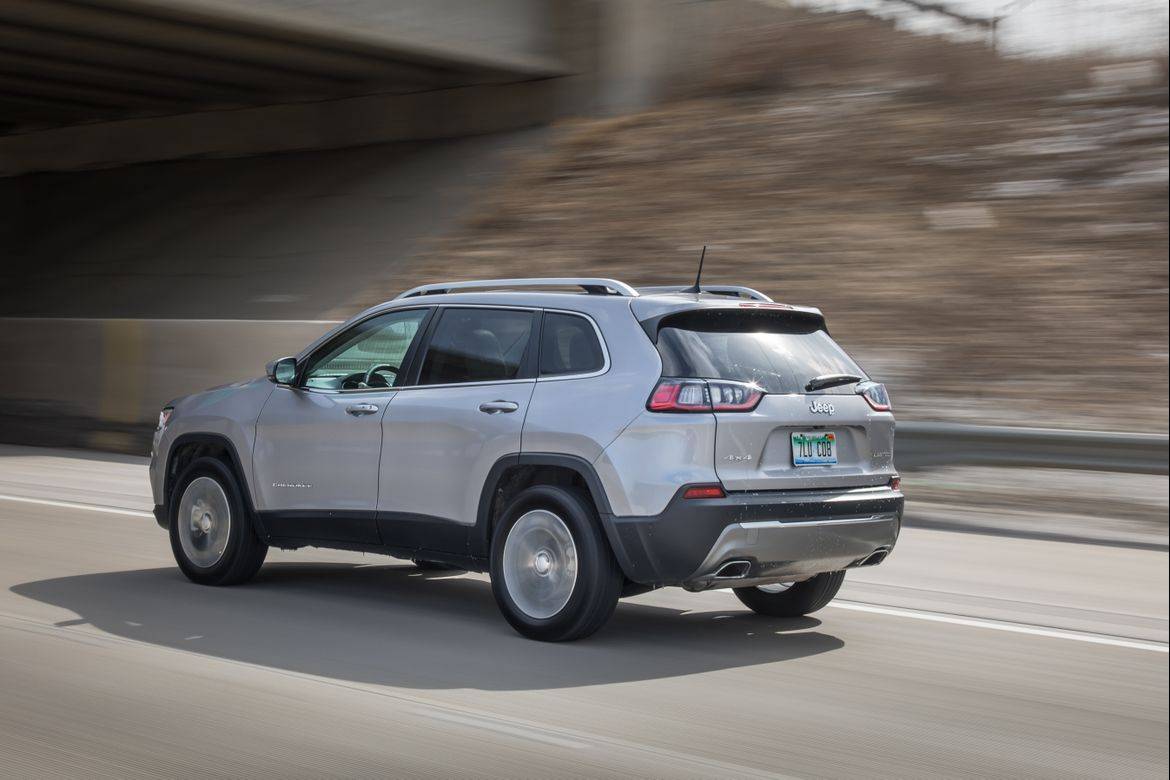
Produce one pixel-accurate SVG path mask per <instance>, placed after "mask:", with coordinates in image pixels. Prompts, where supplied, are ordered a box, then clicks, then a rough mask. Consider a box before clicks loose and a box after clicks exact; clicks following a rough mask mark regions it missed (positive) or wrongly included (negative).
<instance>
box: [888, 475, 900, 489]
mask: <svg viewBox="0 0 1170 780" xmlns="http://www.w3.org/2000/svg"><path fill="white" fill-rule="evenodd" d="M890 489H891V490H901V489H902V478H901V477H894V478H893V479H891V480H890Z"/></svg>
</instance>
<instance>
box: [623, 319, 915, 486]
mask: <svg viewBox="0 0 1170 780" xmlns="http://www.w3.org/2000/svg"><path fill="white" fill-rule="evenodd" d="M644 324H645V325H646V326H647V331H648V332H650V334H651V337H652V338H655V339H656V344H657V347H658V352H659V354H660V355H661V357H662V366H663V369H662V374H663V377H664V378H666V377H687V378H697V379H704V380H708V386H709V388H710V393H711V397H712V398H713V399H715V401H714V402H713V408H714V411H713V414H714V416H715V420H716V436H715V453H714V458H715V470H716V473H717V474H718V475H719V479H720V481H721V482H722V483H723V485H724V487H725V488H726V489H727V490H731V491H760V490H800V489H815V488H843V487H858V486H871V485H883V484H886V483H887V482H888V481H889V480H890V478H891V477H893V476H895V473H896V472H895V471H894V465H893V438H894V417H893V415H892V414H891V413H890V411H889V410H888V398H887V397H886V396H885V390H884V388H882V387H881V386H880V385H876V384H874V383H872V382H870V381H869V378H868V377H867V376H866V374H865V373H864V372H863V371H862V370H861V368H860V367H859V366H858V365H857V364H856V363H855V362H854V361H853V359H852V358H850V357H849V355H848V354H846V352H845V350H843V349H842V348H841V347H840V346H839V345H838V344H837V343H836V342H835V341H833V339H832V338H831V337H830V336H829V334H828V332H827V331H826V330H825V327H824V319H823V318H822V317H821V316H820V314H819V312H815V311H808V310H793V309H791V308H790V307H783V306H776V307H775V308H773V307H771V306H767V305H763V306H761V305H758V304H740V305H735V304H733V305H731V306H727V305H723V306H718V307H703V308H696V309H690V310H684V311H680V312H676V313H673V314H670V315H667V316H663V317H659V318H656V319H655V321H654V322H653V323H650V322H647V323H644ZM651 331H653V332H651ZM715 380H723V381H722V382H721V381H715ZM732 383H745V384H747V385H749V386H750V387H753V388H755V389H756V390H758V391H759V392H760V393H762V397H759V401H758V403H755V404H754V405H752V404H742V403H741V404H739V406H741V407H742V406H748V405H751V406H752V408H750V409H747V410H745V409H735V410H734V411H730V410H729V411H720V410H719V404H718V398H719V397H720V395H721V394H722V395H723V396H725V397H726V395H727V389H726V388H728V387H730V388H732V389H733V390H734V389H735V388H736V386H735V385H733V384H732ZM810 383H812V385H811V387H812V388H813V389H809V388H810ZM818 384H821V385H828V386H825V387H823V388H820V389H818V388H817V385H818ZM735 400H737V401H739V400H740V396H739V395H736V397H735ZM734 407H735V404H725V408H729V409H731V408H734Z"/></svg>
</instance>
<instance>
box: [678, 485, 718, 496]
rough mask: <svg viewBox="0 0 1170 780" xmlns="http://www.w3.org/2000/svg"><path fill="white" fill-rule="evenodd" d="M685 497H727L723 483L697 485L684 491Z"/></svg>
mask: <svg viewBox="0 0 1170 780" xmlns="http://www.w3.org/2000/svg"><path fill="white" fill-rule="evenodd" d="M683 498H727V494H726V493H724V492H723V486H722V485H695V486H694V487H689V488H687V489H686V492H685V493H683Z"/></svg>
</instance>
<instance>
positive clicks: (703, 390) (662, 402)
mask: <svg viewBox="0 0 1170 780" xmlns="http://www.w3.org/2000/svg"><path fill="white" fill-rule="evenodd" d="M646 408H647V409H649V410H650V411H652V412H709V411H711V401H710V399H709V398H708V397H707V383H706V382H704V381H703V380H702V379H663V380H662V381H660V382H659V383H658V386H657V387H655V388H654V393H653V394H651V396H650V402H649V403H647V404H646Z"/></svg>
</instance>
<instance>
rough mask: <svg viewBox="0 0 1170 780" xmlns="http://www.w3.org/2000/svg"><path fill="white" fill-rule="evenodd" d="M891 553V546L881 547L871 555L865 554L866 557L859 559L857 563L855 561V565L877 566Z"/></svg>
mask: <svg viewBox="0 0 1170 780" xmlns="http://www.w3.org/2000/svg"><path fill="white" fill-rule="evenodd" d="M889 554H890V548H889V547H879V548H877V549H876V550H874V551H873V552H871V553H870V554H869V555H867V556H865V557H864V558H862V559H861V560H860V561H858V562H857V563H855V564H853V565H854V566H877V565H878V564H879V563H881V562H882V561H884V560H885V559H886V556H887V555H889Z"/></svg>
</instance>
